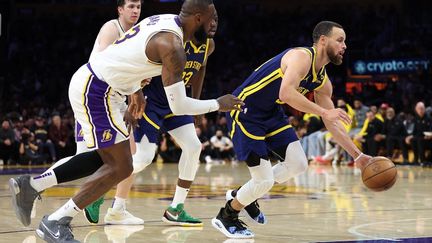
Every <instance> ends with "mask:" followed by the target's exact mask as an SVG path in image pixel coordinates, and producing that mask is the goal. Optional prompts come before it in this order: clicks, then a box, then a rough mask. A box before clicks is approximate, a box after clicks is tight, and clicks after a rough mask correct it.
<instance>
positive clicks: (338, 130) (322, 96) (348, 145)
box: [315, 76, 370, 168]
mask: <svg viewBox="0 0 432 243" xmlns="http://www.w3.org/2000/svg"><path fill="white" fill-rule="evenodd" d="M326 79H327V82H326V83H325V84H324V85H323V87H321V89H319V90H317V91H315V102H316V104H317V105H319V106H320V107H323V108H325V109H328V110H331V109H334V104H333V101H332V100H331V96H332V92H333V87H332V85H331V82H330V80H328V77H327V76H326ZM323 121H324V124H325V126H326V128H327V129H328V130H329V131H330V133H331V134H332V135H333V138H334V140H335V141H336V142H337V143H338V144H339V145H340V146H342V148H344V149H345V151H347V152H348V154H349V155H351V156H352V157H353V158H354V159H355V162H356V163H357V165H358V166H359V167H360V168H363V167H364V165H365V164H366V163H367V162H368V161H369V159H370V156H367V155H364V154H363V153H362V152H361V151H360V150H359V149H358V148H357V147H356V146H355V144H354V143H353V142H352V140H351V138H350V137H349V136H348V134H347V133H346V130H345V128H344V127H343V125H342V123H341V122H340V121H331V120H329V119H327V118H325V117H323Z"/></svg>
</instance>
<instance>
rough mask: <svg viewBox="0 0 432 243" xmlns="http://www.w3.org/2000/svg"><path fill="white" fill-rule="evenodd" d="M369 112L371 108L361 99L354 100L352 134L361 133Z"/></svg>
mask: <svg viewBox="0 0 432 243" xmlns="http://www.w3.org/2000/svg"><path fill="white" fill-rule="evenodd" d="M368 110H369V108H368V107H367V106H365V105H363V102H362V100H361V99H360V98H358V97H357V98H355V99H354V112H355V115H354V125H353V129H352V130H351V132H350V133H351V134H352V135H355V134H357V133H359V132H360V130H361V129H362V127H363V124H364V122H365V120H366V112H367V111H368Z"/></svg>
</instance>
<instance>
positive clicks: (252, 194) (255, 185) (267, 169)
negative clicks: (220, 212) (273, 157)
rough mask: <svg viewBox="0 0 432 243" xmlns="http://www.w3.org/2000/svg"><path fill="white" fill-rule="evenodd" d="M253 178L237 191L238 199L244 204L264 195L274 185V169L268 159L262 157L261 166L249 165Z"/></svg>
mask: <svg viewBox="0 0 432 243" xmlns="http://www.w3.org/2000/svg"><path fill="white" fill-rule="evenodd" d="M249 171H250V173H251V176H252V179H251V180H249V181H248V182H247V183H246V184H245V185H243V186H242V187H241V188H240V189H239V190H238V192H237V200H238V201H239V202H240V203H241V204H243V205H244V206H246V205H249V204H250V203H252V202H253V201H255V200H256V199H258V198H260V197H262V196H264V194H266V193H267V192H268V191H270V189H271V188H272V187H273V184H274V179H273V171H272V167H271V163H270V161H268V160H264V159H261V163H260V165H259V166H254V167H249Z"/></svg>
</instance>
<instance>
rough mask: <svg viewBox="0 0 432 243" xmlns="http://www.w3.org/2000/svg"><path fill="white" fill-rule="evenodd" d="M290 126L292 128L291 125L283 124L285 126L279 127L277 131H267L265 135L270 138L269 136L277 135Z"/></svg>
mask: <svg viewBox="0 0 432 243" xmlns="http://www.w3.org/2000/svg"><path fill="white" fill-rule="evenodd" d="M288 128H292V126H291V125H286V126H283V127H281V128H279V129H277V130H275V131H273V132H271V133H267V134H266V135H265V137H266V138H268V137H271V136H274V135H276V134H278V133H281V132H282V131H285V130H287V129H288Z"/></svg>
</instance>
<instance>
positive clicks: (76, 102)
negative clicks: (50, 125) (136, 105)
mask: <svg viewBox="0 0 432 243" xmlns="http://www.w3.org/2000/svg"><path fill="white" fill-rule="evenodd" d="M85 68H87V67H85ZM82 69H83V68H81V69H80V70H79V71H78V72H77V73H76V74H75V75H74V77H73V78H72V81H71V85H70V86H69V87H70V88H69V99H70V102H71V106H72V109H73V111H74V115H75V118H76V119H77V121H78V122H79V123H80V124H81V125H82V128H83V132H84V140H85V141H86V143H87V147H89V148H96V149H97V150H96V151H91V152H86V153H82V154H79V155H76V156H74V158H76V157H79V156H82V155H85V154H94V155H97V156H95V158H94V159H95V161H86V162H87V163H88V164H97V162H99V163H100V164H102V165H101V166H100V167H99V168H98V169H97V170H96V172H95V173H93V174H92V175H91V176H90V177H89V178H88V180H87V181H86V182H85V183H84V185H83V186H82V187H81V189H80V191H79V192H78V193H77V194H76V195H75V196H74V197H73V198H71V199H70V200H69V201H68V202H67V203H66V204H65V205H63V206H62V207H61V208H59V209H58V210H57V211H55V212H54V213H52V214H51V215H49V216H45V217H44V218H43V220H42V222H41V223H40V225H39V228H38V229H37V233H38V235H39V236H40V237H41V238H43V239H45V240H47V241H73V235H72V233H71V231H70V222H71V220H72V218H73V217H74V216H75V215H76V214H77V213H79V212H80V211H81V210H82V209H83V208H84V207H86V206H87V205H89V204H90V203H91V202H93V201H95V200H96V199H98V198H99V197H100V196H102V195H103V194H104V193H106V192H107V191H108V190H109V189H110V188H111V187H112V186H114V185H116V184H117V183H119V182H120V181H122V180H124V179H125V178H127V177H128V176H129V175H130V174H131V173H132V171H133V167H132V155H131V152H130V145H129V141H127V140H128V137H129V134H128V132H127V129H126V125H125V123H124V121H123V115H122V114H121V112H120V107H121V105H122V103H123V102H124V97H122V96H120V95H119V94H118V93H116V92H114V91H113V90H112V89H111V87H109V86H108V84H107V83H105V82H103V81H100V80H98V79H97V78H96V77H95V76H94V74H92V73H90V72H89V69H85V70H84V73H87V75H85V74H84V75H82V72H81V73H80V71H82ZM77 76H78V77H77ZM83 76H87V78H85V77H83ZM74 158H72V159H70V160H69V161H68V162H67V163H65V164H63V165H60V166H58V167H57V168H55V169H54V170H55V171H56V174H57V178H58V179H59V178H66V179H71V178H74V177H77V175H76V174H80V173H77V172H75V173H76V174H75V173H71V170H69V169H70V168H69V167H73V166H75V167H76V164H77V162H76V161H74V163H72V162H71V161H73V160H74ZM96 159H97V160H96ZM59 182H61V181H60V180H59ZM54 232H58V233H54Z"/></svg>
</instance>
